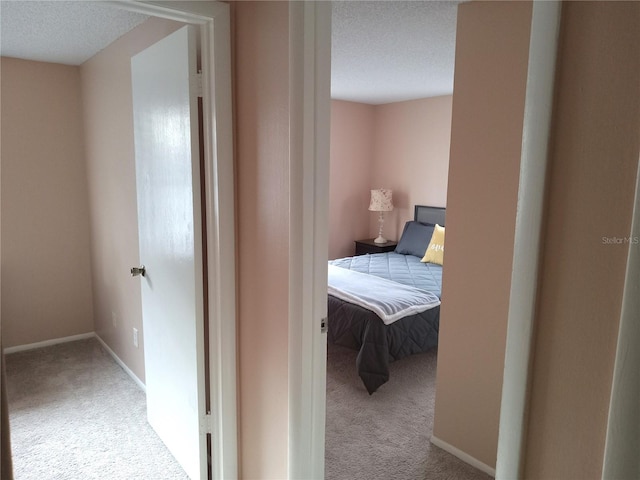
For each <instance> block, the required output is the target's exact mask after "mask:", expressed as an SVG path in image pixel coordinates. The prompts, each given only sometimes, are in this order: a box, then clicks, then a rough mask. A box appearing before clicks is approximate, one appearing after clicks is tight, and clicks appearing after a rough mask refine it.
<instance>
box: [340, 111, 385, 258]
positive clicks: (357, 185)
mask: <svg viewBox="0 0 640 480" xmlns="http://www.w3.org/2000/svg"><path fill="white" fill-rule="evenodd" d="M375 108H376V107H374V106H373V105H365V104H364V103H355V102H344V101H341V100H332V101H331V152H330V166H329V172H330V177H329V258H330V259H334V258H339V257H349V256H351V255H353V254H354V248H355V246H354V243H353V242H354V241H355V240H359V239H362V238H369V237H370V231H369V230H370V228H369V217H370V216H371V215H372V214H371V213H370V212H369V211H368V210H367V208H368V207H369V196H370V193H369V190H370V189H371V188H373V187H372V186H371V184H372V176H373V162H374V151H375V147H374V139H375V135H374V121H375Z"/></svg>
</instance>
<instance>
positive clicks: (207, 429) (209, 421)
mask: <svg viewBox="0 0 640 480" xmlns="http://www.w3.org/2000/svg"><path fill="white" fill-rule="evenodd" d="M202 429H203V430H204V433H209V434H212V433H213V417H212V416H211V414H210V413H207V414H206V415H205V416H204V424H203V425H202Z"/></svg>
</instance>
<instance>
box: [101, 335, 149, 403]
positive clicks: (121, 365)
mask: <svg viewBox="0 0 640 480" xmlns="http://www.w3.org/2000/svg"><path fill="white" fill-rule="evenodd" d="M95 337H96V338H97V339H98V341H99V342H100V344H101V345H102V347H103V348H104V349H105V350H106V351H107V352H108V353H109V355H111V356H112V357H113V359H114V360H115V361H116V363H117V364H118V365H120V367H122V369H123V370H124V371H125V372H126V373H127V375H129V376H130V377H131V379H132V380H133V381H134V382H136V385H138V386H139V387H140V388H141V389H142V391H143V392H145V393H147V387H146V385H145V384H144V383H143V382H142V380H140V379H139V378H138V376H137V375H136V374H135V373H133V370H131V369H130V368H129V367H127V365H126V364H125V363H124V362H123V361H122V360H120V357H118V355H116V352H114V351H113V350H111V348H109V345H107V344H106V343H105V341H104V340H102V339H101V338H100V336H99V335H97V334H96V335H95Z"/></svg>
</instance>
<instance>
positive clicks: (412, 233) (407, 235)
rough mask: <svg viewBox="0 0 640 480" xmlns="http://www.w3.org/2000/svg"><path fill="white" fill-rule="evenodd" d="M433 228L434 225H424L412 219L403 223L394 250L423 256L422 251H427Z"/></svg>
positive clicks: (404, 253)
mask: <svg viewBox="0 0 640 480" xmlns="http://www.w3.org/2000/svg"><path fill="white" fill-rule="evenodd" d="M434 228H435V226H434V225H425V224H424V223H420V222H416V221H413V220H412V221H410V222H407V223H405V225H404V230H403V231H402V236H401V237H400V241H399V242H398V245H397V246H396V250H395V252H396V253H401V254H403V255H415V256H416V257H420V258H422V257H424V252H426V251H427V247H428V246H429V242H430V241H431V236H432V235H433V230H434Z"/></svg>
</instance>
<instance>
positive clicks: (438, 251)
mask: <svg viewBox="0 0 640 480" xmlns="http://www.w3.org/2000/svg"><path fill="white" fill-rule="evenodd" d="M421 261H422V262H425V263H427V262H428V263H436V264H438V265H442V264H443V261H444V227H441V226H440V225H437V224H436V226H435V228H434V230H433V236H432V237H431V241H430V242H429V246H428V247H427V251H426V252H425V254H424V257H423V258H422V260H421Z"/></svg>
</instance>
